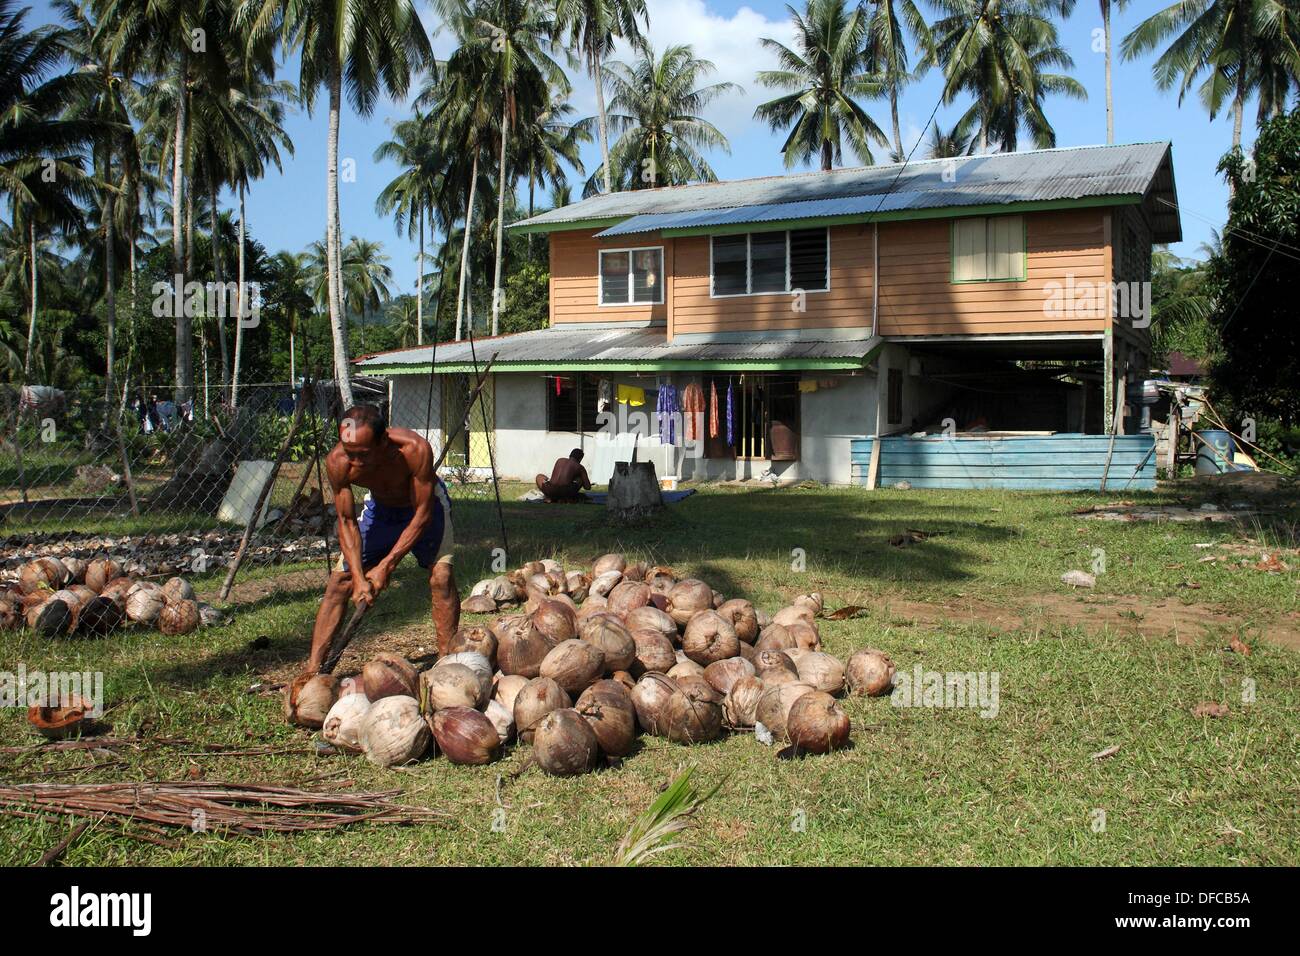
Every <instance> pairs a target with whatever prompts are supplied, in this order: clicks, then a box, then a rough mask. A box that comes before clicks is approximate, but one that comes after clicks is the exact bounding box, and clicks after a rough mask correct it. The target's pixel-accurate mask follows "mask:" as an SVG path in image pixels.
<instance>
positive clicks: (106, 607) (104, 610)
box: [77, 595, 126, 637]
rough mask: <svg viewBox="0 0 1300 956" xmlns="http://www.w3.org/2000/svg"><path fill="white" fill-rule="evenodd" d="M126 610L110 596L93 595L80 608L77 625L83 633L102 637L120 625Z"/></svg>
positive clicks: (124, 617)
mask: <svg viewBox="0 0 1300 956" xmlns="http://www.w3.org/2000/svg"><path fill="white" fill-rule="evenodd" d="M125 620H126V612H125V611H123V610H122V605H120V604H118V603H117V602H116V601H114V600H113V599H112V598H111V597H103V596H99V595H97V596H95V597H93V598H91V599H90V600H89V601H88V602H86V604H85V605H84V606H83V607H82V608H81V613H80V614H79V615H78V616H77V627H78V630H80V631H81V632H82V633H84V634H89V635H91V636H93V637H104V636H105V635H107V634H111V633H112V632H113V631H115V630H117V629H118V628H119V627H121V626H122V623H123V622H124V621H125Z"/></svg>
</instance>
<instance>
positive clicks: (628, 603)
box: [607, 580, 650, 614]
mask: <svg viewBox="0 0 1300 956" xmlns="http://www.w3.org/2000/svg"><path fill="white" fill-rule="evenodd" d="M649 603H650V585H648V584H646V583H645V582H644V581H627V580H624V581H622V582H620V583H619V585H618V587H616V588H614V590H612V591H610V592H609V602H608V605H607V606H608V607H609V609H610V610H611V611H615V612H617V613H619V614H626V613H627V612H628V611H632V610H635V609H636V608H639V607H645V606H646V605H647V604H649Z"/></svg>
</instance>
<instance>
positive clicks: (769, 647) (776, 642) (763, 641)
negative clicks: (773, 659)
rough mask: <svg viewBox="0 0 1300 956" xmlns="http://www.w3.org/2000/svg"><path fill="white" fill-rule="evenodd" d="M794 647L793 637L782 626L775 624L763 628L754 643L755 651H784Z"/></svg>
mask: <svg viewBox="0 0 1300 956" xmlns="http://www.w3.org/2000/svg"><path fill="white" fill-rule="evenodd" d="M794 646H795V639H794V635H793V634H791V633H790V631H789V629H788V628H787V627H786V626H785V625H784V624H777V623H775V622H773V623H771V624H769V625H768V626H767V627H765V628H763V630H762V631H761V632H760V633H759V635H758V640H757V641H755V642H754V650H756V651H784V650H786V649H787V648H791V647H794Z"/></svg>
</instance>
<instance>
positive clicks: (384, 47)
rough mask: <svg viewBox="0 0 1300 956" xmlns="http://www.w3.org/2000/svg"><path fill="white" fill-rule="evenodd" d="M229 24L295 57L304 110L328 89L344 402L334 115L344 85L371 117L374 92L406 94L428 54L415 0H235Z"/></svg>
mask: <svg viewBox="0 0 1300 956" xmlns="http://www.w3.org/2000/svg"><path fill="white" fill-rule="evenodd" d="M237 3H238V8H237V12H236V15H235V21H236V23H238V24H239V25H240V26H241V27H243V29H244V30H245V35H246V36H247V42H248V44H249V45H250V47H258V46H260V45H262V44H265V43H266V42H267V41H268V40H269V39H273V38H275V37H276V36H278V37H279V38H280V41H281V43H282V45H283V46H284V48H285V50H286V52H287V51H294V52H296V53H297V54H298V57H299V62H300V73H299V82H298V88H299V91H300V93H301V94H302V97H303V100H304V101H305V103H306V104H307V108H308V109H309V110H310V109H311V108H312V105H313V104H314V102H315V98H316V94H317V92H318V91H319V89H320V88H321V87H322V86H324V87H325V88H326V90H327V91H328V94H329V126H328V132H327V140H326V186H327V194H326V201H325V222H326V226H325V238H326V243H327V251H328V253H329V261H328V263H327V264H328V267H329V268H328V279H329V296H328V298H329V314H330V331H331V334H332V337H333V339H334V376H335V379H336V381H337V383H338V389H339V395H340V398H341V399H342V401H343V403H344V405H345V406H349V405H351V404H352V383H351V378H350V370H349V368H348V346H347V335H346V322H347V318H346V315H345V313H344V304H343V282H342V280H343V275H342V257H343V238H342V237H343V230H342V226H341V225H340V222H339V120H340V117H341V114H342V106H343V93H344V87H345V86H346V89H347V95H348V100H349V102H350V103H351V105H352V108H353V109H354V110H355V111H356V112H357V113H358V114H359V115H361V116H369V115H370V114H371V113H372V112H373V111H374V108H375V103H376V101H377V99H378V97H379V94H380V92H381V91H382V92H385V93H387V94H388V95H389V96H392V97H400V96H404V95H405V94H406V91H407V88H408V87H409V86H410V83H411V76H412V74H413V73H416V72H418V71H419V70H421V69H422V68H423V67H425V66H426V65H427V64H428V63H430V62H431V60H432V58H433V51H432V49H431V48H430V46H429V37H428V34H427V33H426V32H425V29H424V26H423V24H422V23H421V22H420V17H419V15H418V13H417V12H416V5H415V3H414V2H413V0H237Z"/></svg>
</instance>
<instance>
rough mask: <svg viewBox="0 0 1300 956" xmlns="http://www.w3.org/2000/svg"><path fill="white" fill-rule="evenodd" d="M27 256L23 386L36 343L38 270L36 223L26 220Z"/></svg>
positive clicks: (25, 383)
mask: <svg viewBox="0 0 1300 956" xmlns="http://www.w3.org/2000/svg"><path fill="white" fill-rule="evenodd" d="M27 254H28V255H29V256H30V257H31V264H32V315H31V319H30V320H29V321H28V323H27V355H26V356H25V357H24V358H23V384H24V385H27V384H28V381H27V379H28V376H30V375H31V373H32V346H33V345H34V344H35V342H36V277H37V273H38V270H37V268H36V223H35V222H33V221H32V220H31V218H28V220H27ZM44 384H47V385H48V384H50V383H48V382H46V383H44Z"/></svg>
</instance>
